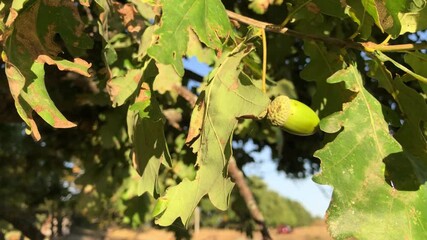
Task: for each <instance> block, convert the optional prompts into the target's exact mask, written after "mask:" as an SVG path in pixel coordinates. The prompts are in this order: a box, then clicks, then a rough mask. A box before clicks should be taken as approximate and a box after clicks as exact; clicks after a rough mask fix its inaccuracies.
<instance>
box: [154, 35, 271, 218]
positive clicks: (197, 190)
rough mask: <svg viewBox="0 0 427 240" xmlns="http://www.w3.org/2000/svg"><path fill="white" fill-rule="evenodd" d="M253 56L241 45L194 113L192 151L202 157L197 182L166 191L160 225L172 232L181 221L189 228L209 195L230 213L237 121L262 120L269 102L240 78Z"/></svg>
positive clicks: (217, 73)
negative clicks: (247, 58) (229, 169)
mask: <svg viewBox="0 0 427 240" xmlns="http://www.w3.org/2000/svg"><path fill="white" fill-rule="evenodd" d="M249 51H250V49H249V48H247V47H246V46H245V45H244V44H243V43H242V44H240V45H239V46H238V47H237V48H236V49H235V50H234V51H233V52H231V53H228V54H227V55H226V56H225V57H224V58H223V59H222V61H221V62H220V65H219V66H218V67H217V68H216V69H214V71H213V72H212V73H211V75H210V76H211V78H210V79H209V82H208V85H207V86H206V88H205V89H204V91H203V92H202V93H201V95H200V97H199V100H198V105H197V106H196V107H195V109H194V112H193V115H192V120H191V121H192V123H191V126H190V130H189V136H188V138H187V141H191V143H192V145H191V147H192V148H193V151H197V157H198V160H197V165H198V171H197V173H196V177H195V179H194V180H188V179H184V180H183V181H182V182H181V183H179V184H178V185H177V186H173V187H170V188H168V189H167V191H166V194H165V196H164V197H165V198H167V199H168V200H169V203H168V206H167V208H166V209H165V211H164V212H163V214H162V215H161V216H160V217H159V218H158V219H157V220H156V223H157V224H159V225H162V226H168V225H170V224H172V223H173V222H174V221H175V219H177V218H181V221H182V222H183V223H185V224H187V223H188V220H189V218H190V216H191V215H192V213H193V211H194V208H195V207H196V206H197V204H198V203H199V201H200V199H201V198H202V197H203V196H204V195H206V194H208V195H209V199H210V200H211V202H212V203H213V204H214V206H216V207H217V208H219V209H221V210H225V209H226V208H227V207H228V201H229V195H230V192H231V189H232V188H233V185H234V184H233V183H232V182H231V181H230V179H229V177H228V176H227V166H228V160H229V159H230V157H231V155H232V150H231V149H232V146H231V142H232V135H233V132H234V129H235V127H236V125H237V122H238V118H239V117H242V116H259V115H260V114H261V113H262V112H264V111H265V110H266V108H267V105H268V103H269V102H270V101H269V99H268V97H267V96H266V95H265V94H263V93H262V92H261V91H260V90H259V89H258V88H256V87H255V86H254V85H253V84H252V82H251V81H250V79H249V78H248V77H247V76H246V75H245V74H244V73H242V72H241V69H240V67H239V65H240V62H241V60H242V58H243V57H244V56H246V55H247V54H248V53H249Z"/></svg>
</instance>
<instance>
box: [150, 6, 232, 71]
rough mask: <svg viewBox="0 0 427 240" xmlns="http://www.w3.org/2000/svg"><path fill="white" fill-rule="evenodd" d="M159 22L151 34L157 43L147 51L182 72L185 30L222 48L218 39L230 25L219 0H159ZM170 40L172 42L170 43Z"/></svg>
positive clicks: (212, 46)
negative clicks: (160, 6)
mask: <svg viewBox="0 0 427 240" xmlns="http://www.w3.org/2000/svg"><path fill="white" fill-rule="evenodd" d="M162 6H163V8H162V9H163V16H162V19H161V25H160V28H159V29H158V30H156V32H155V34H156V36H157V38H158V40H157V42H156V43H155V44H154V45H153V46H151V47H150V48H149V49H148V54H149V55H150V56H151V57H153V58H154V59H156V61H158V62H160V63H163V64H172V65H173V66H174V68H175V71H177V73H178V74H179V75H180V76H183V75H184V66H183V63H182V57H183V56H184V55H185V53H186V52H187V43H188V37H189V31H191V30H193V31H194V32H195V33H196V34H197V36H198V37H199V39H200V41H201V42H203V43H204V44H206V46H208V47H210V48H213V49H218V50H219V49H222V39H223V38H227V37H229V36H230V35H231V34H232V32H231V25H230V22H229V20H228V17H227V14H226V12H225V8H224V6H223V5H222V3H221V1H219V0H188V1H181V0H167V1H166V0H163V1H162ZM171 42H173V44H171Z"/></svg>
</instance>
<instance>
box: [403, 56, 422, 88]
mask: <svg viewBox="0 0 427 240" xmlns="http://www.w3.org/2000/svg"><path fill="white" fill-rule="evenodd" d="M404 59H405V62H406V63H407V64H409V65H410V66H411V67H412V69H413V70H414V72H415V73H416V74H419V75H421V76H423V77H427V68H426V67H425V66H426V64H427V54H424V53H420V52H409V53H407V54H405V56H404ZM418 84H420V86H421V88H422V90H423V91H424V93H425V94H427V83H425V82H421V81H418Z"/></svg>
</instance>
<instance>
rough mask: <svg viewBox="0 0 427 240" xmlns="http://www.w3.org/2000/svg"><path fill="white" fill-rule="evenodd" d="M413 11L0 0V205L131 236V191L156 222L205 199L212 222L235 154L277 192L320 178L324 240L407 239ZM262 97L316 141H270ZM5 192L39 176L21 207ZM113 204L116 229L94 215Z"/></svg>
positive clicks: (419, 122)
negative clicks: (296, 180)
mask: <svg viewBox="0 0 427 240" xmlns="http://www.w3.org/2000/svg"><path fill="white" fill-rule="evenodd" d="M426 5H427V4H426V2H425V1H424V0H413V1H403V0H397V1H373V0H364V1H357V0H347V1H321V0H304V1H303V0H293V1H286V2H284V1H265V0H253V1H222V2H221V1H218V0H212V1H203V0H188V1H163V0H161V1H154V0H152V1H150V0H142V1H141V0H129V1H121V2H117V1H110V0H93V1H87V0H86V1H85V0H80V1H66V0H61V1H49V0H26V1H25V0H13V1H12V0H9V1H2V2H1V3H0V19H1V21H0V41H1V43H2V45H1V50H2V61H3V63H4V64H3V68H4V70H5V71H4V74H5V75H2V80H3V81H2V82H1V84H2V86H4V87H3V88H2V89H7V88H6V86H5V85H6V84H8V87H9V91H2V93H1V94H2V96H3V99H4V101H3V103H1V104H0V105H1V110H2V111H1V116H0V119H1V122H2V123H3V125H2V126H3V127H4V128H5V130H4V132H5V135H4V136H5V137H6V136H8V138H7V139H10V140H7V141H6V142H5V143H2V146H1V151H2V152H1V158H2V160H1V161H2V162H1V165H2V166H3V168H2V171H3V172H4V174H2V175H1V176H2V177H1V178H0V180H1V183H2V186H6V185H7V186H8V187H7V188H4V189H3V188H2V189H1V191H2V193H3V192H4V193H5V194H10V196H11V198H9V199H8V200H4V199H3V200H2V202H1V204H5V205H8V206H15V207H19V208H21V210H22V209H23V210H25V211H30V212H31V211H32V212H34V211H36V210H37V209H38V208H40V206H42V205H43V204H44V205H46V201H48V200H49V199H54V198H55V197H59V196H62V197H64V195H65V197H66V196H68V197H71V198H72V199H73V201H68V200H67V201H64V200H62V201H61V204H63V203H67V204H70V205H72V206H74V207H75V210H76V211H78V212H80V213H81V214H83V215H88V214H89V215H90V214H92V215H93V216H101V215H100V214H101V213H102V214H106V215H107V216H105V217H106V218H116V217H117V214H118V215H119V216H127V218H126V222H127V223H132V224H134V225H138V224H139V223H141V222H144V221H146V218H147V216H146V215H145V212H146V211H149V210H150V209H148V207H147V205H148V204H149V203H150V202H151V201H152V200H151V199H150V198H149V197H148V196H147V195H145V196H146V197H143V198H140V197H138V196H139V195H141V194H143V193H148V194H149V195H151V196H152V197H154V198H156V199H161V203H162V208H161V211H160V212H159V213H158V214H157V215H156V220H155V222H156V223H157V224H159V225H162V226H168V225H171V224H174V222H176V221H182V223H184V224H187V223H188V222H189V219H190V217H191V214H192V213H193V210H194V208H195V207H196V206H197V205H198V204H199V201H200V200H201V199H202V198H203V197H205V196H207V197H208V198H209V200H210V202H211V203H212V204H213V205H214V206H215V207H217V208H219V209H222V210H225V209H227V207H228V206H229V205H230V193H231V191H232V189H233V182H232V181H231V179H230V177H229V176H228V173H227V166H228V161H229V159H230V157H232V156H234V157H235V158H236V159H237V161H238V164H239V166H243V165H244V164H246V163H248V162H250V161H252V160H253V159H252V158H251V156H250V155H249V154H247V153H245V152H244V151H242V146H245V144H247V143H248V142H251V143H253V145H254V146H255V149H256V150H260V149H262V148H264V147H271V148H272V149H274V151H273V152H272V156H271V157H272V158H273V159H275V160H276V161H277V162H278V168H279V170H283V171H285V172H286V173H288V175H289V176H291V177H304V176H307V175H310V174H312V173H316V172H317V171H318V170H319V166H321V173H320V174H318V175H316V176H315V178H314V179H315V181H316V182H318V183H322V184H328V185H331V186H332V187H334V194H333V199H332V202H331V205H330V208H329V209H328V214H327V216H328V219H327V222H328V225H329V230H330V232H331V234H332V236H333V237H335V238H338V239H344V238H352V237H353V238H358V239H370V238H371V237H372V236H373V235H375V237H376V238H377V239H406V238H408V239H423V238H425V237H426V231H425V228H426V227H427V226H426V223H427V209H426V206H427V204H426V203H427V192H426V191H427V189H426V187H425V182H426V178H427V141H426V136H427V124H426V121H427V105H426V94H427V72H426V70H425V67H424V65H425V64H426V59H427V57H426V51H425V48H426V47H427V45H426V44H425V43H424V42H423V41H425V40H426V38H427V37H426V31H425V30H426V28H427V26H426V23H425V21H424V19H425V17H426V15H427V7H426ZM236 13H239V14H236ZM230 20H231V21H230ZM265 34H266V35H265ZM265 36H266V37H265ZM263 50H267V56H265V54H264V53H263ZM191 57H196V58H197V59H198V60H199V61H200V62H203V63H205V64H207V65H209V66H210V67H212V71H211V72H210V73H209V75H207V76H202V75H199V74H197V73H195V72H193V71H191V70H189V69H186V68H185V66H184V64H183V58H191ZM263 63H266V64H267V69H266V72H264V71H263V67H262V66H263ZM264 77H266V80H265V79H264ZM265 83H266V85H267V86H266V87H264V86H265ZM188 90H190V91H188ZM278 95H288V96H289V97H291V98H295V99H299V100H300V101H302V102H305V103H307V104H308V105H310V106H311V107H312V109H314V110H315V111H316V112H317V114H318V115H319V117H320V118H321V123H320V131H318V132H317V133H316V134H315V135H313V136H310V137H300V136H293V135H291V134H288V133H285V132H282V131H281V130H280V129H278V128H275V127H272V126H269V125H268V122H267V121H265V120H264V119H262V118H263V116H264V115H265V111H266V109H267V106H268V104H269V102H270V99H271V98H273V97H275V96H278ZM195 96H197V101H196V100H195V98H196V97H195ZM11 105H14V107H15V110H14V109H13V108H12V107H11ZM21 121H23V122H24V124H25V128H26V129H25V130H24V129H23V125H20V122H21ZM46 123H47V124H46ZM52 127H53V128H66V129H55V130H54V129H53V128H52ZM24 131H25V132H26V133H27V134H30V135H31V136H32V137H33V138H34V139H35V140H36V141H38V142H36V143H28V139H27V138H26V137H25V136H24V134H23V132H24ZM8 142H12V143H19V144H23V143H24V142H25V146H23V145H19V144H13V145H12V146H9V145H8V144H9V143H8ZM30 154H31V156H30ZM30 159H31V160H32V161H30ZM319 163H320V165H319ZM37 164H38V165H37ZM33 168H34V169H33ZM24 169H26V170H24ZM39 169H40V170H39ZM8 176H10V177H11V178H13V177H19V178H20V179H26V181H28V182H22V183H21V182H19V181H18V182H16V183H15V182H13V184H16V186H17V187H16V188H18V185H19V187H25V188H28V187H29V186H32V185H33V183H35V182H33V181H38V180H37V179H39V177H41V176H42V177H43V179H42V180H40V182H38V183H39V184H41V185H42V186H49V187H48V188H46V187H43V188H42V189H39V190H37V188H32V189H33V190H34V191H36V192H37V194H36V195H37V196H38V197H39V198H40V199H37V197H36V198H34V197H29V195H28V196H27V195H26V194H23V193H22V192H14V190H15V188H14V187H11V186H15V185H11V184H12V182H11V181H10V179H9V177H8ZM71 185H72V186H71ZM69 191H75V192H77V193H79V194H75V193H69ZM31 196H33V195H31ZM14 199H17V200H19V201H16V200H14ZM36 199H37V201H36ZM63 199H66V198H63ZM111 199H113V200H114V201H110V200H111ZM20 202H22V203H24V204H19V203H20ZM112 205H114V209H117V211H116V212H115V213H112V212H110V211H103V210H105V209H111V207H112ZM1 215H3V218H5V217H4V216H6V215H7V214H5V213H2V212H0V217H2V216H1ZM378 219H384V221H379V220H378ZM267 221H268V219H267ZM355 223H357V224H355Z"/></svg>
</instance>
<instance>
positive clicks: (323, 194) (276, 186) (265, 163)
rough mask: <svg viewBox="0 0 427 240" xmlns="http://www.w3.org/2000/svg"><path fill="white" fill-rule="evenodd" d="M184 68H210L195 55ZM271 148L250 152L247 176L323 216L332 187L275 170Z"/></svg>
mask: <svg viewBox="0 0 427 240" xmlns="http://www.w3.org/2000/svg"><path fill="white" fill-rule="evenodd" d="M184 66H185V68H187V69H189V70H191V71H193V72H195V73H197V74H199V75H202V76H204V75H207V74H208V73H209V71H210V70H211V68H210V67H209V66H207V65H206V64H203V63H200V62H198V61H197V59H196V58H195V57H193V58H190V59H184ZM270 151H271V149H269V148H264V149H263V150H262V151H261V152H258V153H253V154H251V155H252V156H253V157H254V159H255V160H256V162H255V163H251V164H247V165H246V166H245V167H244V169H243V171H244V172H245V173H246V174H247V175H249V176H259V177H261V178H262V179H263V180H264V181H265V182H266V183H267V185H268V186H269V188H270V189H271V190H273V191H276V192H278V193H279V194H280V195H282V196H284V197H287V198H290V199H292V200H295V201H298V202H300V203H301V204H302V205H303V206H304V207H305V208H306V209H307V210H308V211H309V212H310V213H311V214H312V215H313V216H317V217H323V216H324V215H325V212H326V209H327V208H328V206H329V201H330V198H331V195H332V188H331V187H329V186H325V185H319V184H316V183H315V182H313V181H312V180H311V178H306V179H298V180H294V179H289V178H287V177H286V175H285V174H284V173H283V172H278V171H277V170H276V167H277V165H276V164H275V163H274V162H273V161H272V160H271V159H270V156H271V153H270Z"/></svg>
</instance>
